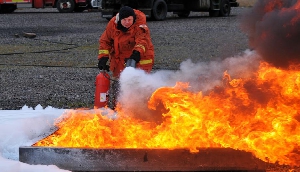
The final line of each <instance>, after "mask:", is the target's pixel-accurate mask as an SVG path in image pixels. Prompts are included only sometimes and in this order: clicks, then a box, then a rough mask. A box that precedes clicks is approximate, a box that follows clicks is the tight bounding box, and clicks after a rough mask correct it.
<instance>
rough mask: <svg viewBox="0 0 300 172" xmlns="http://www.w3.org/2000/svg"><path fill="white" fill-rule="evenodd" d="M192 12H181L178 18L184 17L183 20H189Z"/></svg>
mask: <svg viewBox="0 0 300 172" xmlns="http://www.w3.org/2000/svg"><path fill="white" fill-rule="evenodd" d="M190 13H191V12H190V11H183V12H179V13H178V14H177V15H178V17H182V18H187V17H189V15H190Z"/></svg>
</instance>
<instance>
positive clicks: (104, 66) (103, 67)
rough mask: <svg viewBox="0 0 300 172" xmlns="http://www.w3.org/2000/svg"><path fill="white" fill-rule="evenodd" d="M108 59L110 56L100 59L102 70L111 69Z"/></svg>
mask: <svg viewBox="0 0 300 172" xmlns="http://www.w3.org/2000/svg"><path fill="white" fill-rule="evenodd" d="M107 61H108V57H101V58H100V59H99V61H98V68H99V69H100V70H107V71H109V66H108V65H106V63H107Z"/></svg>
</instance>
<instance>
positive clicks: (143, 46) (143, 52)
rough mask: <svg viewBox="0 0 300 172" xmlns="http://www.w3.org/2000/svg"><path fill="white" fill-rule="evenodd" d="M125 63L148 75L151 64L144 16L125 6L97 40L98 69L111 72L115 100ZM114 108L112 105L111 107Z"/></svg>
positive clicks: (149, 40) (152, 58) (152, 60)
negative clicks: (129, 60)
mask: <svg viewBox="0 0 300 172" xmlns="http://www.w3.org/2000/svg"><path fill="white" fill-rule="evenodd" d="M128 59H134V60H135V62H136V67H137V68H139V69H142V70H144V71H146V72H150V71H151V70H152V67H153V63H154V48H153V44H152V41H151V37H150V31H149V28H148V27H147V24H146V16H145V14H144V13H143V12H141V11H139V10H136V9H132V8H131V7H128V6H124V7H122V8H121V9H120V11H119V13H118V14H117V15H116V16H114V17H113V18H112V19H111V20H110V21H109V23H108V24H107V26H106V29H105V31H104V32H103V33H102V35H101V36H100V39H99V54H98V68H99V69H100V70H107V71H108V70H109V71H111V72H112V75H113V78H114V80H115V82H113V83H114V84H112V86H111V89H113V90H114V91H113V92H110V93H113V94H114V95H112V94H110V96H113V97H115V96H116V94H117V90H118V88H119V86H118V78H119V77H120V73H121V72H122V71H123V70H124V68H125V66H126V61H127V60H128ZM111 108H114V105H113V107H111Z"/></svg>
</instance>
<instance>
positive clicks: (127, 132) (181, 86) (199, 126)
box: [34, 62, 300, 165]
mask: <svg viewBox="0 0 300 172" xmlns="http://www.w3.org/2000/svg"><path fill="white" fill-rule="evenodd" d="M299 69H300V66H291V67H290V69H289V70H280V69H278V68H275V67H272V66H270V65H269V64H267V63H264V62H262V63H261V65H260V67H259V70H258V71H257V72H256V73H255V74H254V77H252V78H246V79H242V78H236V79H232V78H231V77H230V75H229V74H228V73H227V72H226V71H225V72H224V77H223V85H220V86H218V87H215V88H213V89H212V90H211V91H210V92H209V93H203V92H197V93H194V92H190V91H188V90H189V89H188V88H189V87H190V86H189V84H188V83H180V82H178V83H177V84H176V85H175V86H174V87H162V88H159V89H157V90H156V91H155V92H154V93H153V94H152V96H151V98H150V100H149V102H148V107H149V108H151V109H155V108H156V107H158V105H159V104H163V106H164V107H165V108H166V109H167V110H168V111H166V112H165V113H164V114H162V115H163V117H164V121H163V122H162V123H161V124H159V125H158V124H154V123H151V122H147V121H141V120H138V119H134V118H131V117H129V116H126V115H125V114H123V112H122V110H121V108H119V109H118V110H117V113H118V114H117V118H115V117H114V115H115V113H116V112H113V111H109V110H108V109H106V110H105V109H104V110H103V109H102V110H101V109H93V110H69V111H67V112H66V113H65V114H64V115H63V116H61V117H60V118H59V119H58V120H57V121H56V126H57V127H58V128H59V129H58V130H57V131H56V132H55V133H53V134H52V135H50V136H48V137H47V138H45V139H43V140H41V141H39V142H37V143H36V144H35V145H34V146H59V147H60V146H62V147H93V148H168V149H176V148H188V149H190V150H191V151H192V152H197V151H198V150H197V148H199V147H223V148H233V149H237V150H244V151H248V152H252V153H253V154H254V155H255V156H256V157H257V158H260V159H261V160H264V161H267V162H271V163H275V162H279V164H286V165H298V164H300V155H299V154H300V152H299V151H300V147H299V143H300V135H299V133H300V114H299V112H300V106H299V105H300V70H299Z"/></svg>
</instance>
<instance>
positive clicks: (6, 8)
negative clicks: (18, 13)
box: [0, 4, 17, 13]
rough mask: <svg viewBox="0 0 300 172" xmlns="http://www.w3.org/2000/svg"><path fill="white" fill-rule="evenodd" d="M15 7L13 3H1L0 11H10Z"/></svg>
mask: <svg viewBox="0 0 300 172" xmlns="http://www.w3.org/2000/svg"><path fill="white" fill-rule="evenodd" d="M16 9H17V5H15V4H2V5H0V13H12V12H14V11H15V10H16Z"/></svg>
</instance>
